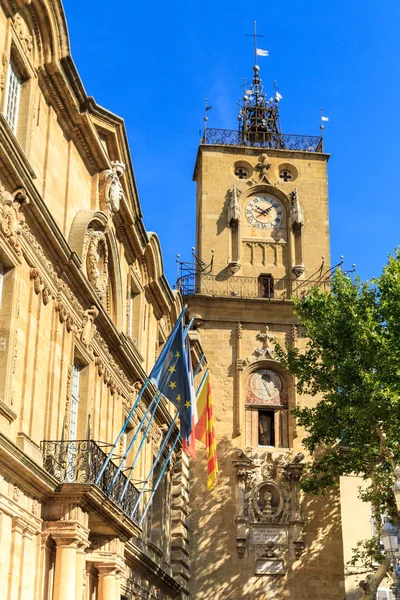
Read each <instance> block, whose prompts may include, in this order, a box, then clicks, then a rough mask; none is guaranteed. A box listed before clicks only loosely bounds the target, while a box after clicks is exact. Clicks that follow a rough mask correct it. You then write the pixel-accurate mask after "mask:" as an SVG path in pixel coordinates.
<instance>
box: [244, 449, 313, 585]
mask: <svg viewBox="0 0 400 600" xmlns="http://www.w3.org/2000/svg"><path fill="white" fill-rule="evenodd" d="M303 459H304V455H303V454H302V453H298V454H296V455H294V456H293V455H289V456H288V455H283V454H281V453H279V452H274V453H265V454H263V455H261V456H260V455H259V454H257V453H252V452H251V451H248V452H247V453H246V454H245V453H244V452H243V451H242V450H240V449H237V450H236V451H235V455H234V461H233V465H234V467H235V468H236V473H237V485H238V486H239V494H238V495H237V497H238V505H237V511H238V512H237V516H236V523H237V551H238V554H239V556H243V555H244V554H245V551H246V549H247V550H248V551H249V552H252V553H254V556H255V567H256V569H258V568H259V567H258V563H257V560H258V559H259V558H261V557H264V558H268V557H269V558H274V559H276V560H280V561H281V567H282V569H283V568H285V567H284V564H285V561H286V558H287V556H289V558H291V559H292V560H295V559H296V558H298V557H299V556H300V554H301V551H302V549H303V548H304V538H303V525H304V523H303V519H302V517H301V506H300V494H299V487H298V483H299V479H300V477H301V474H302V472H303V469H304V465H303V464H302V460H303ZM260 574H262V573H260ZM265 574H270V572H269V571H268V572H267V571H266V572H265Z"/></svg>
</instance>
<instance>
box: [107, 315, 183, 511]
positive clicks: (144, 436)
mask: <svg viewBox="0 0 400 600" xmlns="http://www.w3.org/2000/svg"><path fill="white" fill-rule="evenodd" d="M192 321H193V319H192ZM189 325H191V323H189ZM187 334H188V331H187V330H186V329H185V331H184V333H183V336H184V339H185V338H186V336H187ZM178 360H179V358H175V362H174V364H173V366H174V367H175V366H176V363H177V362H178ZM167 377H168V373H165V374H164V378H163V380H162V382H161V385H160V387H163V386H164V383H165V382H166V380H167ZM161 398H162V394H161V393H160V397H159V400H158V402H157V405H156V407H155V410H154V411H153V414H152V415H151V418H150V419H149V422H148V424H147V426H146V429H145V431H144V433H143V437H142V439H141V442H140V445H139V448H138V450H137V452H136V455H135V458H134V461H133V464H132V466H131V467H130V473H129V477H127V481H126V483H125V486H124V489H123V491H122V494H121V500H122V498H123V497H124V495H125V492H126V489H127V487H128V483H129V481H130V478H131V475H132V471H133V469H134V467H135V465H136V462H137V459H138V457H139V453H140V451H141V449H142V447H143V444H144V442H145V440H146V437H147V432H148V430H149V427H150V425H151V423H152V421H153V419H154V416H155V412H156V409H157V406H158V404H159V403H160V400H161ZM147 412H148V411H147ZM143 420H144V417H143V419H142V421H143ZM133 442H134V440H132V441H131V443H130V444H129V449H128V450H130V449H131V447H132V445H133ZM128 450H127V451H126V456H128ZM120 466H121V465H120ZM119 470H120V468H119ZM117 474H118V473H117ZM115 478H116V476H115V477H114V479H115ZM113 483H114V482H113ZM108 492H109V490H107V493H108Z"/></svg>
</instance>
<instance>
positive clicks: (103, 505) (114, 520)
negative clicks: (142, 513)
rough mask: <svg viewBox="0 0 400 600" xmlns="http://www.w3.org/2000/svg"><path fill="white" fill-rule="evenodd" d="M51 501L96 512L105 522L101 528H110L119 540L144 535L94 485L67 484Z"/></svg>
mask: <svg viewBox="0 0 400 600" xmlns="http://www.w3.org/2000/svg"><path fill="white" fill-rule="evenodd" d="M50 501H51V502H61V503H65V502H68V503H73V504H77V505H79V506H80V507H81V508H83V509H84V510H85V511H86V512H89V513H91V512H95V513H96V514H97V515H98V516H99V517H101V519H102V521H103V522H104V525H102V526H101V527H102V528H105V527H108V528H109V529H110V532H111V534H116V535H118V537H119V539H121V540H122V541H124V542H126V541H128V540H129V539H131V538H132V537H137V536H139V535H141V533H142V530H141V528H140V527H139V525H137V524H136V523H135V522H134V521H132V519H130V518H129V517H128V516H127V515H126V514H125V513H124V512H122V510H120V509H119V508H118V507H117V506H116V505H115V504H114V503H113V502H111V500H109V499H108V498H107V496H105V495H104V494H103V492H102V491H101V490H99V488H98V487H97V486H95V485H94V484H84V483H82V484H80V483H65V484H63V485H60V486H59V487H58V489H57V491H56V492H55V493H53V494H52V496H51V498H50ZM91 531H93V528H92V529H91Z"/></svg>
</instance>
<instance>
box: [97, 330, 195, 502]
mask: <svg viewBox="0 0 400 600" xmlns="http://www.w3.org/2000/svg"><path fill="white" fill-rule="evenodd" d="M193 322H194V319H192V320H191V321H190V322H189V324H188V325H187V326H186V327H185V329H184V331H183V339H185V338H186V336H187V334H188V332H189V329H190V328H191V326H192V325H193ZM174 329H175V328H174ZM178 360H179V359H178V358H176V359H175V362H174V365H173V366H176V363H177V362H178ZM167 377H168V374H167V373H165V374H164V378H163V380H162V382H161V386H160V387H163V385H164V383H165V382H166V380H167ZM158 394H159V398H158V400H157V403H156V406H155V409H154V411H153V413H152V415H151V417H150V419H149V423H148V424H147V427H146V429H145V431H144V433H143V438H142V440H141V443H140V446H139V450H138V451H137V453H136V456H135V460H136V458H137V456H138V453H139V451H140V450H141V448H142V446H143V442H144V440H145V439H146V436H147V432H148V430H149V427H150V424H151V422H152V420H153V418H154V415H155V411H156V409H157V407H158V405H159V403H160V400H161V397H162V394H161V393H160V392H158ZM154 398H157V393H156V394H155V395H154V396H153V398H152V399H151V402H150V404H149V406H148V407H147V409H146V412H145V413H144V415H143V418H142V420H141V422H140V423H139V425H138V428H137V430H136V433H135V435H134V437H133V439H132V440H131V442H130V444H129V446H128V448H127V449H126V450H125V453H124V455H123V457H122V460H121V463H120V464H119V466H118V469H117V471H116V473H115V475H114V477H113V480H112V481H111V483H110V485H109V486H108V488H107V491H106V495H108V494H109V493H110V491H111V489H112V487H113V485H114V483H115V481H116V479H117V477H118V475H119V473H120V471H121V470H122V465H123V461H124V460H126V458H127V456H128V454H129V452H130V450H131V448H132V446H133V444H134V442H135V440H136V438H137V436H138V435H139V433H140V431H141V428H142V425H143V423H144V421H145V419H146V417H147V415H148V413H149V411H150V408H151V405H152V404H153V400H154ZM135 464H136V462H135ZM135 464H133V465H132V467H131V468H130V475H129V477H128V478H127V481H126V483H125V485H124V488H123V492H122V494H121V499H122V498H123V497H124V495H125V492H126V489H127V487H128V483H129V481H130V476H131V474H132V470H133V467H134V466H135Z"/></svg>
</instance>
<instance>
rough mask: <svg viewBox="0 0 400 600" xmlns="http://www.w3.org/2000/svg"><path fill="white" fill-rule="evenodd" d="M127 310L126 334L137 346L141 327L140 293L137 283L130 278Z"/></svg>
mask: <svg viewBox="0 0 400 600" xmlns="http://www.w3.org/2000/svg"><path fill="white" fill-rule="evenodd" d="M128 302H129V311H128V327H127V329H128V331H127V334H128V335H129V336H130V337H131V338H132V341H133V342H135V344H136V345H137V346H139V345H140V337H141V336H140V329H141V327H140V326H141V318H140V315H141V308H142V295H141V293H140V289H139V287H138V285H137V284H136V283H135V282H134V281H133V280H132V279H131V283H130V291H129V298H128Z"/></svg>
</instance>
